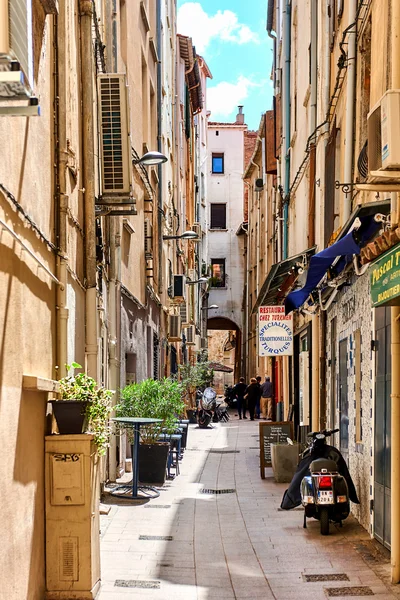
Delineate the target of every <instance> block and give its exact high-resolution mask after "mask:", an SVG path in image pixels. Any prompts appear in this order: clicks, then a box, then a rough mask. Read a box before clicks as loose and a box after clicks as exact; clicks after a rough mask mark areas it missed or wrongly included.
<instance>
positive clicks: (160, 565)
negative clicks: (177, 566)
mask: <svg viewBox="0 0 400 600" xmlns="http://www.w3.org/2000/svg"><path fill="white" fill-rule="evenodd" d="M173 566H174V565H173V564H172V563H157V567H169V568H172V567H173Z"/></svg>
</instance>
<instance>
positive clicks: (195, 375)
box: [179, 352, 214, 409]
mask: <svg viewBox="0 0 400 600" xmlns="http://www.w3.org/2000/svg"><path fill="white" fill-rule="evenodd" d="M179 373H180V377H181V384H182V388H183V392H184V399H185V404H186V408H191V409H193V408H195V393H196V390H197V389H201V390H203V389H204V388H206V387H208V386H210V385H211V384H212V381H213V378H214V372H213V370H212V369H211V367H210V362H209V361H208V360H207V354H206V353H205V352H202V353H200V354H199V356H198V359H197V362H195V363H194V364H184V365H179Z"/></svg>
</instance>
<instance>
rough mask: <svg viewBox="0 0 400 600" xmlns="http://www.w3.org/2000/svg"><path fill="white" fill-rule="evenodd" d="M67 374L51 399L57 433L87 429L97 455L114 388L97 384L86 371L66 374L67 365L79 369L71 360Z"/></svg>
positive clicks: (107, 429) (105, 437) (106, 439)
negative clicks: (56, 397) (58, 396)
mask: <svg viewBox="0 0 400 600" xmlns="http://www.w3.org/2000/svg"><path fill="white" fill-rule="evenodd" d="M66 367H67V372H68V375H67V376H66V377H63V378H62V379H60V381H59V384H60V395H61V398H60V400H51V404H52V407H53V414H54V417H55V419H56V422H57V426H58V431H59V433H60V434H61V435H68V434H79V433H84V432H86V433H91V434H92V435H93V436H94V442H95V444H96V446H97V452H98V454H99V455H103V454H105V452H106V449H107V447H108V442H109V437H110V433H111V428H110V423H109V417H110V413H111V410H112V405H111V399H112V397H113V394H114V392H113V391H112V390H107V389H105V388H103V387H99V386H98V385H97V382H96V381H95V380H94V379H93V378H92V377H89V376H88V375H87V374H86V373H78V374H77V375H70V374H69V372H70V371H71V369H82V367H81V365H79V364H78V363H76V362H73V363H72V364H71V365H66Z"/></svg>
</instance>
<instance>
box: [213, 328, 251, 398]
mask: <svg viewBox="0 0 400 600" xmlns="http://www.w3.org/2000/svg"><path fill="white" fill-rule="evenodd" d="M207 332H208V358H209V360H210V361H213V362H218V363H221V364H223V365H224V366H226V367H230V368H232V369H233V371H232V373H223V372H218V371H216V372H215V377H214V385H215V387H216V389H217V391H218V393H223V389H224V385H225V384H226V385H232V384H233V383H234V382H236V381H237V379H238V378H239V377H240V375H241V372H242V339H241V330H240V328H239V327H238V325H236V323H234V322H233V321H231V320H230V319H227V318H225V317H211V318H209V319H208V320H207Z"/></svg>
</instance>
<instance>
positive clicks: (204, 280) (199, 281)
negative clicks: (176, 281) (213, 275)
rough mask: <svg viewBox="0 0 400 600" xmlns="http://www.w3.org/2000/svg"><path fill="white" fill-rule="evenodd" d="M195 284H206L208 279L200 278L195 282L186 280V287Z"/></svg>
mask: <svg viewBox="0 0 400 600" xmlns="http://www.w3.org/2000/svg"><path fill="white" fill-rule="evenodd" d="M195 283H208V277H200V279H196V281H190V279H186V285H194V284H195Z"/></svg>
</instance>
